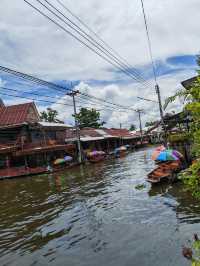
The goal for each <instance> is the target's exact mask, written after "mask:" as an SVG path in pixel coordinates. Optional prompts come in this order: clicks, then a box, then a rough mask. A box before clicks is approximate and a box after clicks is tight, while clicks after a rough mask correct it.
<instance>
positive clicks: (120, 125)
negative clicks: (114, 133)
mask: <svg viewBox="0 0 200 266" xmlns="http://www.w3.org/2000/svg"><path fill="white" fill-rule="evenodd" d="M119 127H120V142H121V145H123V141H122V135H121V129H122V123H120V124H119Z"/></svg>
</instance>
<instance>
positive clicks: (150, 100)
mask: <svg viewBox="0 0 200 266" xmlns="http://www.w3.org/2000/svg"><path fill="white" fill-rule="evenodd" d="M137 98H138V99H140V100H143V101H147V102H153V103H158V101H155V100H152V99H147V98H143V97H139V96H138V97H137Z"/></svg>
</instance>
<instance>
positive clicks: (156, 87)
mask: <svg viewBox="0 0 200 266" xmlns="http://www.w3.org/2000/svg"><path fill="white" fill-rule="evenodd" d="M155 89H156V93H157V95H158V104H159V110H160V118H161V125H162V128H163V131H164V144H165V146H166V145H167V143H166V142H167V141H166V138H167V136H166V127H165V122H164V115H163V107H162V102H161V96H160V88H159V86H158V84H156V85H155Z"/></svg>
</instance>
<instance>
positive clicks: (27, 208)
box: [0, 149, 200, 266]
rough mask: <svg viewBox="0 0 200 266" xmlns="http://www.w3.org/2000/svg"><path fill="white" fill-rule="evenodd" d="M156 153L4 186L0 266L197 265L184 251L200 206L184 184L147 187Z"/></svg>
mask: <svg viewBox="0 0 200 266" xmlns="http://www.w3.org/2000/svg"><path fill="white" fill-rule="evenodd" d="M151 152H152V150H151V149H147V150H140V151H137V152H134V153H130V154H129V155H127V156H126V157H124V158H119V159H111V160H108V161H106V162H102V163H99V164H94V165H87V166H81V167H80V168H74V169H71V170H68V171H66V172H65V173H62V174H60V173H59V174H56V175H46V176H38V177H29V178H20V179H13V180H5V181H1V182H0V265H1V266H10V265H11V266H14V265H15V266H43V265H50V266H51V265H52V266H58V265H59V266H60V265H69V266H102V265H106V266H125V265H126V266H134V265H135V266H138V265H141V266H157V265H159V266H183V265H191V264H190V263H189V262H188V261H187V260H186V259H185V258H183V257H182V254H181V249H182V245H185V244H186V245H187V243H188V240H191V239H192V236H193V233H198V232H199V231H200V204H199V202H198V201H195V200H194V199H193V198H192V197H191V196H190V195H189V194H188V193H187V192H185V191H184V189H183V187H182V186H181V184H178V183H177V184H176V185H173V186H170V185H165V186H158V187H156V188H151V185H150V184H148V183H146V182H145V178H146V176H147V173H148V172H149V171H150V170H152V169H153V167H154V163H153V162H152V161H151V159H150V154H151ZM145 154H146V156H145ZM138 184H145V187H144V188H143V189H142V190H137V189H136V186H137V185H138Z"/></svg>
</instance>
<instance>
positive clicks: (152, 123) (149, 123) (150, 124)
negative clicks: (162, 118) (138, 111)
mask: <svg viewBox="0 0 200 266" xmlns="http://www.w3.org/2000/svg"><path fill="white" fill-rule="evenodd" d="M155 123H156V122H155V121H154V122H153V121H149V122H146V124H145V127H152V126H154V125H155Z"/></svg>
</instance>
